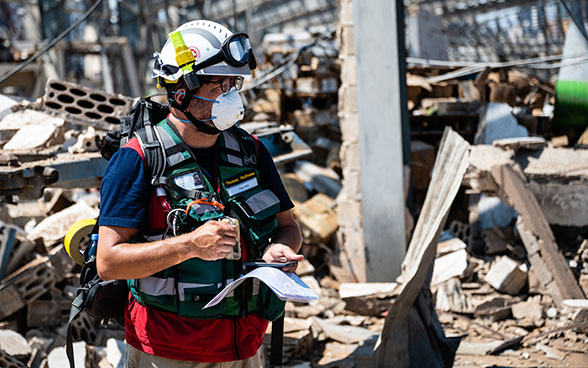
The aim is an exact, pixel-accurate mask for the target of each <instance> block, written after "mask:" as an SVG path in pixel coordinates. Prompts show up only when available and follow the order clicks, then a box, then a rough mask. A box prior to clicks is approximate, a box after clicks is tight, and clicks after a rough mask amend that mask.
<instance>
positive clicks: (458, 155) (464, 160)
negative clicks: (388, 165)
mask: <svg viewBox="0 0 588 368" xmlns="http://www.w3.org/2000/svg"><path fill="white" fill-rule="evenodd" d="M468 149H469V144H468V143H467V142H466V141H465V140H464V139H463V138H462V137H461V136H460V135H459V134H457V133H456V132H454V131H453V130H451V129H450V128H446V129H445V132H444V134H443V138H442V140H441V144H440V146H439V151H438V154H437V158H436V160H435V166H434V168H433V174H432V177H431V182H430V185H429V189H428V191H427V196H426V198H425V203H424V205H423V208H422V211H421V214H420V216H419V219H418V221H417V224H416V227H415V230H414V233H413V236H412V239H411V242H410V246H409V248H408V252H407V254H406V257H405V259H404V261H403V266H402V274H401V275H400V277H399V280H400V281H401V285H400V286H399V288H400V290H401V291H400V295H399V296H398V298H397V299H396V301H395V302H394V304H393V305H392V307H391V308H390V310H389V311H388V316H386V320H385V322H384V328H383V329H382V334H381V336H380V340H379V342H380V343H379V344H378V345H377V347H376V349H375V351H374V359H373V361H372V363H373V364H374V365H375V366H378V367H384V366H387V364H388V363H389V362H390V359H389V357H390V356H391V355H394V356H398V353H397V352H398V348H397V347H396V346H395V342H397V341H399V340H402V339H404V340H406V339H407V336H406V335H404V336H399V334H402V329H403V327H402V325H403V322H404V321H405V319H406V316H407V315H408V313H409V312H410V311H411V309H412V308H413V304H414V302H415V300H416V298H417V296H418V295H419V292H420V291H421V288H422V287H423V285H424V284H425V280H426V279H427V273H428V271H429V269H430V268H431V265H432V263H433V261H434V258H435V253H436V245H437V242H438V241H439V236H440V234H441V231H442V229H443V226H444V224H445V220H446V219H447V215H448V213H449V209H450V207H451V204H452V203H453V200H454V198H455V196H456V194H457V191H458V189H459V187H460V185H461V182H462V179H463V176H464V174H465V171H466V169H467V168H468V165H469V153H468ZM428 282H430V279H429V280H428ZM426 287H428V285H427V286H426ZM431 313H434V311H431ZM400 355H402V354H400ZM407 359H408V358H407Z"/></svg>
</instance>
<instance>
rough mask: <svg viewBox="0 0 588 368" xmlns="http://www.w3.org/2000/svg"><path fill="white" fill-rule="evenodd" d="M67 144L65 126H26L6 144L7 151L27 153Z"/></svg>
mask: <svg viewBox="0 0 588 368" xmlns="http://www.w3.org/2000/svg"><path fill="white" fill-rule="evenodd" d="M63 142H65V138H64V136H63V126H53V125H47V124H43V125H25V126H23V127H22V128H20V129H19V130H18V132H16V133H15V134H14V136H12V138H11V139H10V140H9V141H8V142H6V144H5V145H4V147H3V148H2V149H4V150H6V151H15V152H27V151H31V150H33V151H35V150H42V149H46V148H49V147H52V146H56V145H61V144H62V143H63Z"/></svg>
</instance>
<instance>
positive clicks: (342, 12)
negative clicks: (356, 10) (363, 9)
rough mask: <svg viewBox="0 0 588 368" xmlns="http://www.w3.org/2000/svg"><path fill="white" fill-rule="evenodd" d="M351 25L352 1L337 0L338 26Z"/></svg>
mask: <svg viewBox="0 0 588 368" xmlns="http://www.w3.org/2000/svg"><path fill="white" fill-rule="evenodd" d="M345 26H353V1H339V27H345Z"/></svg>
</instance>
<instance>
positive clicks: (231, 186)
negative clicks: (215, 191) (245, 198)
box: [224, 171, 258, 197]
mask: <svg viewBox="0 0 588 368" xmlns="http://www.w3.org/2000/svg"><path fill="white" fill-rule="evenodd" d="M224 184H225V189H226V190H227V193H229V195H230V196H231V197H232V196H235V195H237V194H239V193H243V192H245V191H247V190H249V189H252V188H255V187H256V186H257V185H258V182H257V176H255V172H253V171H249V172H246V173H244V174H240V175H238V176H234V177H232V178H230V179H226V180H225V181H224Z"/></svg>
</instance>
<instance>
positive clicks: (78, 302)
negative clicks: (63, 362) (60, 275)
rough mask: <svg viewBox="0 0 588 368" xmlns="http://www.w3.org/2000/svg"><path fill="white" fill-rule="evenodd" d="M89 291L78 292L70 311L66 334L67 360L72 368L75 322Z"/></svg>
mask: <svg viewBox="0 0 588 368" xmlns="http://www.w3.org/2000/svg"><path fill="white" fill-rule="evenodd" d="M87 293H88V292H87V290H86V291H82V292H80V293H78V295H77V296H76V298H75V299H74V301H73V303H72V304H71V309H70V311H69V321H68V322H67V332H66V334H65V353H66V355H67V360H68V361H69V367H70V368H75V361H74V351H73V337H72V327H73V322H74V321H75V320H76V319H77V318H78V317H79V316H80V314H81V313H82V311H83V310H84V304H85V299H86V295H87Z"/></svg>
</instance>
